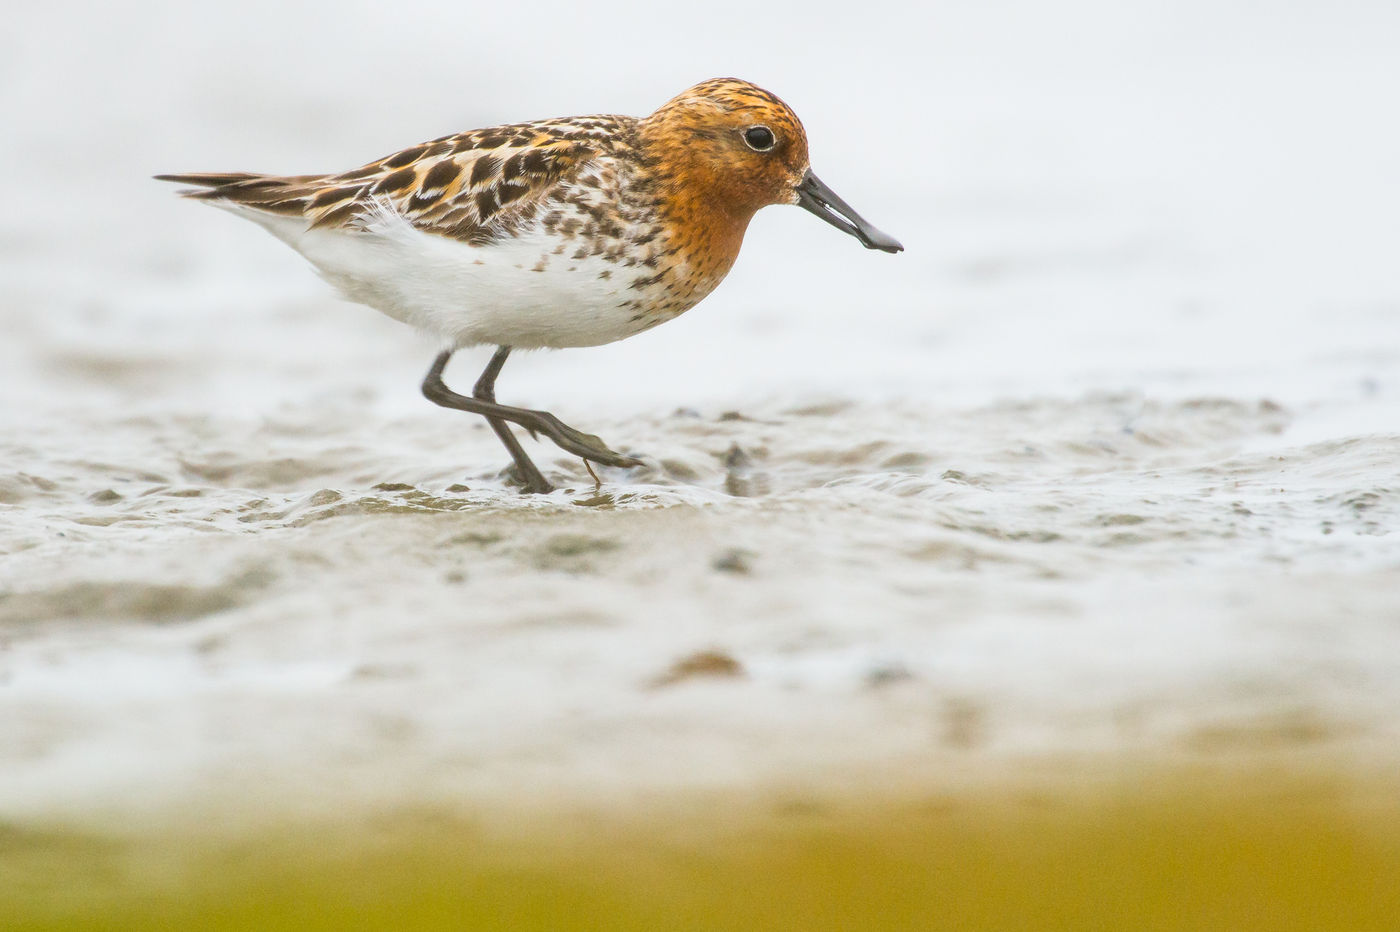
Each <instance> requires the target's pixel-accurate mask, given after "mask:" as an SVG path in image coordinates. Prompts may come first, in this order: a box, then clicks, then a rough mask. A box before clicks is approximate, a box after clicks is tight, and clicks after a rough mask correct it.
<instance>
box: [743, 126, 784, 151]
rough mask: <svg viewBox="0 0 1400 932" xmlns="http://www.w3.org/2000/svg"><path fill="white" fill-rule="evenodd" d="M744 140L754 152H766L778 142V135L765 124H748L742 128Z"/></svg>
mask: <svg viewBox="0 0 1400 932" xmlns="http://www.w3.org/2000/svg"><path fill="white" fill-rule="evenodd" d="M744 142H746V143H748V144H749V148H750V149H753V150H754V151H755V152H767V151H768V150H769V149H771V148H773V146H774V145H775V144H776V143H777V142H778V137H776V136H774V135H773V131H772V130H771V129H769V128H768V127H766V126H761V125H760V126H750V127H749V128H748V129H746V130H744Z"/></svg>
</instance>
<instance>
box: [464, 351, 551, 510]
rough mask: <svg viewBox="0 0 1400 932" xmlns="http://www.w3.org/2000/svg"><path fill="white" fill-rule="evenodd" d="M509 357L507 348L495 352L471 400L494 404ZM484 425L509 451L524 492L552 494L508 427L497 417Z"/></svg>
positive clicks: (491, 418)
mask: <svg viewBox="0 0 1400 932" xmlns="http://www.w3.org/2000/svg"><path fill="white" fill-rule="evenodd" d="M509 355H510V347H509V346H502V347H500V348H499V349H497V350H496V352H495V355H493V356H492V357H491V361H490V362H488V363H487V364H486V371H484V372H482V373H481V378H479V379H477V380H476V385H475V386H474V387H473V388H472V397H473V398H475V399H477V400H478V401H487V402H490V403H492V404H495V403H496V376H498V375H500V374H501V367H502V366H504V365H505V364H506V357H507V356H509ZM486 423H488V424H490V425H491V429H492V430H494V431H495V432H496V436H497V437H500V438H501V443H503V444H505V447H506V449H507V450H509V451H510V456H511V459H513V460H515V468H516V469H518V470H520V478H521V479H522V480H524V482H525V491H527V492H538V493H543V492H553V491H554V486H552V485H550V484H549V480H548V479H546V478H545V477H544V475H543V474H542V473H541V472H540V471H539V470H538V469H536V468H535V464H534V463H533V462H532V461H531V460H530V457H528V456H526V455H525V448H524V447H522V446H521V445H520V441H519V440H517V439H515V434H513V433H511V430H510V426H509V425H507V424H506V422H505V421H504V420H502V419H501V418H498V417H487V418H486Z"/></svg>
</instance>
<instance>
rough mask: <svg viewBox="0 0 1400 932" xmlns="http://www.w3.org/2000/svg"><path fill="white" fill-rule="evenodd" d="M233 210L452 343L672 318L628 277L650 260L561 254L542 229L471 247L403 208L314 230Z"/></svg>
mask: <svg viewBox="0 0 1400 932" xmlns="http://www.w3.org/2000/svg"><path fill="white" fill-rule="evenodd" d="M232 209H234V210H235V212H237V213H239V214H241V215H242V216H246V217H248V218H249V219H252V220H256V221H257V222H258V223H259V224H261V225H262V226H264V227H266V228H267V229H268V230H269V231H270V232H272V233H273V234H274V235H275V236H277V237H278V238H279V239H281V240H283V241H284V242H286V243H287V244H288V245H290V246H291V247H292V248H294V249H296V250H297V251H298V252H300V253H301V254H302V255H303V256H305V257H306V258H307V259H308V260H310V261H311V263H312V264H313V265H315V266H316V268H317V269H318V270H319V271H320V273H321V275H322V276H323V277H324V278H325V279H326V280H327V281H329V282H331V284H333V285H335V287H336V288H337V289H339V290H340V292H341V293H342V294H344V295H345V296H346V297H347V298H349V299H350V300H352V301H356V302H359V303H361V304H367V305H369V306H370V307H372V308H375V309H376V310H379V311H382V312H383V313H385V314H388V315H389V316H390V317H393V318H395V319H397V320H401V321H403V322H405V323H408V324H412V325H413V326H415V327H418V328H420V329H421V330H424V331H426V332H428V333H430V334H433V335H435V336H438V337H440V338H441V339H442V340H443V341H444V342H446V343H448V344H450V345H451V346H453V347H463V346H474V345H477V344H482V343H489V344H495V345H501V346H515V347H520V348H522V349H533V348H539V347H555V348H559V347H568V346H597V345H599V344H602V343H611V342H613V341H614V340H621V339H622V338H624V337H629V336H632V335H633V334H635V333H638V332H639V331H642V330H645V329H647V327H650V326H653V325H654V324H656V323H659V322H660V321H661V320H664V319H666V316H654V315H643V314H641V313H640V312H639V310H638V308H637V306H636V305H635V303H633V302H635V301H637V300H638V299H641V300H643V304H644V305H645V297H646V295H645V292H644V291H639V290H636V289H633V288H632V287H631V283H632V282H633V281H634V280H635V279H636V278H638V277H640V276H644V275H645V274H647V270H646V269H644V268H642V267H640V266H634V267H630V268H629V267H626V266H625V265H624V264H623V263H621V262H616V261H608V260H606V259H604V258H603V257H602V256H587V257H584V258H579V259H575V258H572V256H573V254H574V252H575V251H576V249H577V245H578V244H577V243H565V247H566V248H565V249H564V251H563V252H562V253H559V254H555V250H556V249H557V248H558V247H559V245H560V243H561V242H562V241H561V240H559V239H557V238H555V237H553V236H551V235H549V234H546V233H544V232H542V231H540V230H538V229H535V230H531V231H526V232H524V233H523V234H521V235H519V236H516V237H509V238H505V239H502V240H499V241H497V242H495V243H492V244H490V245H485V246H472V245H470V244H468V243H465V242H461V241H459V240H454V239H450V238H448V237H445V236H438V235H435V234H431V233H424V232H422V231H421V230H418V229H416V228H414V227H413V226H412V225H410V224H409V223H408V222H407V221H406V220H404V219H403V218H402V217H400V216H398V215H392V216H387V215H381V216H380V217H378V218H376V220H375V222H374V224H373V225H372V226H371V228H370V230H369V231H368V232H356V231H348V230H338V229H316V230H307V229H306V223H305V221H303V220H301V219H300V218H288V217H277V216H270V215H267V214H262V213H256V212H253V211H246V210H240V209H238V208H236V207H234V208H232ZM623 305H626V306H623ZM667 316H670V315H667Z"/></svg>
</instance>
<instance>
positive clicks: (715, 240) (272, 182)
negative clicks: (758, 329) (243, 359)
mask: <svg viewBox="0 0 1400 932" xmlns="http://www.w3.org/2000/svg"><path fill="white" fill-rule="evenodd" d="M156 177H157V178H158V179H160V180H162V181H175V182H181V183H184V184H187V185H191V186H193V187H192V188H191V189H190V190H185V191H182V192H180V193H182V194H183V195H184V196H186V197H191V198H195V199H197V200H204V201H209V202H210V203H212V204H214V205H216V206H219V207H224V208H227V209H229V210H231V211H233V212H234V213H237V214H240V215H242V216H244V217H247V218H249V219H251V220H253V221H255V222H257V223H259V224H261V225H262V226H263V227H264V228H266V229H267V230H268V231H269V232H271V233H272V234H273V235H274V236H276V237H278V238H279V239H281V240H282V241H283V242H285V243H287V245H289V246H291V247H292V248H293V249H295V250H297V252H299V253H301V254H302V255H303V256H305V257H306V258H307V259H308V260H310V262H311V264H312V265H314V266H315V267H316V269H317V270H318V271H319V272H320V273H321V275H322V277H324V278H325V279H326V280H328V281H329V282H330V283H331V284H332V285H334V286H335V287H336V288H337V289H338V290H339V291H340V292H341V294H343V295H344V296H345V297H347V298H349V299H350V300H352V301H357V302H360V303H362V304H367V305H369V306H370V307H373V308H375V309H376V310H379V311H382V312H383V313H385V314H387V315H389V316H390V317H393V318H395V319H397V320H401V321H403V322H405V323H408V324H412V325H413V326H415V327H418V328H420V329H421V330H424V331H427V332H428V333H430V334H432V335H434V336H436V337H437V338H438V339H440V340H441V341H442V345H443V347H444V348H443V349H442V351H441V352H440V353H439V354H438V355H437V357H436V359H434V361H433V364H432V366H431V368H429V370H428V374H427V376H426V377H425V378H424V380H423V386H422V388H423V394H424V395H425V396H427V397H428V399H429V400H431V401H433V402H435V403H436V404H439V405H442V406H443V407H448V408H457V409H460V410H462V411H469V412H471V413H473V414H480V415H482V416H484V417H485V418H486V420H487V423H489V424H490V425H491V428H492V429H493V430H494V431H495V432H496V435H497V436H498V437H500V439H501V442H502V443H503V444H505V446H506V449H507V450H508V451H509V452H510V455H511V457H512V459H514V461H515V465H516V468H517V470H518V472H519V474H520V479H521V481H522V483H523V485H524V488H525V490H526V491H528V492H549V491H552V490H553V486H552V485H551V484H550V483H549V481H548V480H547V479H545V477H544V475H543V474H542V473H541V472H540V471H539V469H538V468H536V466H535V464H534V463H533V462H531V460H530V458H529V457H528V456H527V455H526V454H525V450H524V449H523V448H522V447H521V445H520V441H519V440H518V439H517V438H516V436H515V435H514V433H512V431H511V429H510V426H509V425H510V424H517V425H519V426H521V427H523V428H525V429H526V430H527V431H529V432H530V433H531V434H532V435H538V434H543V435H544V436H545V437H548V438H549V439H550V440H552V441H553V442H554V443H555V444H556V445H558V446H559V447H560V448H561V449H564V450H567V451H568V452H570V453H573V454H575V455H576V456H579V457H582V458H583V459H584V461H585V465H587V464H588V462H589V461H592V462H596V463H602V464H605V465H609V466H618V467H626V466H635V465H638V464H639V463H640V462H641V461H640V460H638V459H636V458H635V457H631V456H626V455H623V454H620V453H617V452H614V451H613V450H611V449H610V448H609V447H608V446H607V444H605V443H604V442H603V441H602V440H601V439H599V438H598V437H595V436H593V435H592V434H586V433H583V432H582V431H579V430H576V429H574V428H572V427H570V426H568V425H567V424H565V423H563V422H562V421H560V420H559V419H558V418H557V417H555V416H554V415H552V414H550V413H549V412H547V411H538V410H532V409H528V408H517V407H511V406H509V405H504V404H500V403H499V402H497V401H496V393H495V384H496V377H497V376H498V375H500V372H501V367H502V366H503V365H505V361H506V358H507V357H508V356H509V355H510V353H511V351H512V350H513V349H517V348H518V349H536V348H544V347H548V348H563V347H574V346H597V345H600V344H603V343H611V342H613V341H614V340H621V339H623V338H624V337H629V336H632V335H633V334H635V333H640V332H641V331H643V330H646V329H648V328H650V327H654V326H656V325H657V324H659V323H662V322H663V321H667V320H670V319H671V318H673V317H676V316H677V315H679V314H681V313H682V312H683V311H686V310H689V309H690V308H692V307H694V306H695V305H696V304H697V303H699V302H700V300H701V299H703V298H704V297H705V296H706V295H708V294H709V293H710V292H711V291H713V290H714V288H715V286H717V285H718V284H719V283H720V281H721V280H722V279H723V278H724V276H725V275H726V274H727V273H728V272H729V269H730V267H731V266H733V264H734V260H735V258H736V257H737V256H738V255H739V247H740V245H741V244H742V242H743V238H744V231H745V229H746V228H747V227H748V224H749V221H750V220H751V219H752V218H753V215H754V214H755V213H756V212H757V211H758V210H759V208H761V207H765V206H767V205H770V204H796V205H798V206H801V207H804V208H806V209H807V210H809V211H811V212H812V213H814V214H816V215H817V216H818V217H820V218H822V219H823V220H825V221H826V222H827V223H830V224H831V225H832V226H835V227H836V228H837V229H840V230H842V231H843V232H846V233H849V234H850V235H851V236H854V237H855V238H856V239H857V240H859V241H860V242H861V243H862V244H864V245H865V246H866V247H868V248H870V249H879V250H882V251H884V252H891V253H893V252H899V251H901V250H902V249H903V248H904V247H903V246H901V245H900V244H899V242H898V241H896V240H895V239H894V238H892V237H890V236H888V235H886V234H884V233H882V232H880V231H879V230H877V229H876V228H875V227H873V226H872V225H871V224H869V223H868V222H866V221H865V220H864V219H863V218H862V217H861V216H860V215H859V214H857V213H856V212H855V210H853V209H852V208H851V206H850V205H849V204H847V203H846V202H845V201H843V200H841V198H839V197H837V196H836V194H835V193H834V192H832V190H831V189H830V188H828V187H827V186H826V185H825V184H823V183H822V182H821V181H820V180H819V179H818V178H817V176H816V175H814V174H813V173H812V170H811V166H810V164H809V158H808V154H807V135H806V132H805V131H804V130H803V128H802V123H801V121H799V120H798V118H797V115H796V114H794V113H793V112H792V109H791V108H789V107H788V106H787V104H785V103H783V102H782V101H781V100H779V99H778V98H777V97H775V96H774V95H773V94H770V93H769V92H768V91H765V90H763V89H762V88H759V87H756V86H755V85H753V84H750V83H748V82H747V81H741V80H738V79H737V78H717V79H715V80H712V81H706V82H704V83H701V84H697V85H695V86H694V87H692V88H690V89H689V90H686V91H683V92H682V93H681V94H679V95H678V96H676V97H674V98H672V99H671V100H669V101H667V102H666V103H665V104H663V105H662V106H661V107H660V109H658V110H657V111H656V112H655V113H653V114H651V116H648V117H642V118H636V117H629V116H617V115H606V114H605V115H595V116H579V117H565V118H561V119H553V120H537V121H534V122H528V123H511V124H507V125H504V126H496V127H492V128H490V129H478V130H471V131H468V132H463V133H457V134H454V135H450V136H443V137H440V138H438V139H434V140H431V141H429V142H425V143H422V144H420V145H416V146H410V147H409V148H407V149H404V150H402V151H400V152H396V153H394V154H393V155H390V156H387V157H385V158H382V159H379V160H377V161H374V162H370V163H369V164H367V165H363V166H361V167H359V168H355V169H352V170H350V171H346V172H341V173H339V174H328V175H265V174H252V173H248V172H229V173H195V174H177V175H157V176H156ZM482 344H487V345H493V346H496V347H497V349H496V352H495V354H494V355H493V356H492V357H491V361H490V363H488V365H487V366H486V370H485V371H484V372H483V373H482V374H481V378H480V379H478V380H477V382H476V386H475V388H474V389H473V391H472V394H471V395H470V396H467V395H462V394H459V393H457V392H454V391H453V390H452V389H450V388H448V387H447V385H446V384H444V382H443V380H442V374H443V370H444V368H445V367H446V366H447V362H448V360H449V359H451V357H452V354H453V353H454V352H455V351H456V350H458V349H461V348H463V347H468V346H477V345H482ZM590 471H591V467H590Z"/></svg>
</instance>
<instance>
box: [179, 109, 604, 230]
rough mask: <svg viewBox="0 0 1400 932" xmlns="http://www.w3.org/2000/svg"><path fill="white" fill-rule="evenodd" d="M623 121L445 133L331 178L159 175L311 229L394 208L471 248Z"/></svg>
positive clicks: (358, 226) (361, 221) (523, 218)
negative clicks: (301, 220) (292, 219)
mask: <svg viewBox="0 0 1400 932" xmlns="http://www.w3.org/2000/svg"><path fill="white" fill-rule="evenodd" d="M626 119H627V118H621V117H587V118H573V119H570V120H557V121H545V122H539V123H518V124H513V125H510V126H500V127H495V128H492V129H483V130H474V131H471V132H466V133H459V134H457V135H454V136H444V137H442V138H440V139H435V140H432V141H431V142H426V143H423V144H422V145H418V146H413V147H411V148H408V149H404V150H403V151H401V152H396V153H394V154H393V155H390V156H386V157H385V158H382V159H379V160H378V161H375V162H370V163H369V164H368V165H364V166H362V167H360V168H357V169H354V170H353V171H348V172H343V173H341V174H337V175H258V174H250V173H247V172H230V173H226V174H209V173H203V174H182V175H157V176H156V177H157V178H159V179H160V180H162V181H175V182H180V183H184V184H189V185H194V186H196V190H190V191H185V192H182V193H183V194H185V195H186V196H187V197H192V198H197V199H201V200H211V201H216V202H225V203H229V204H233V205H237V206H240V207H245V208H248V209H251V210H255V211H261V212H264V213H269V214H276V215H280V216H290V217H298V216H299V217H303V218H305V220H306V222H307V226H308V228H310V229H315V228H340V229H346V230H363V229H366V227H367V225H368V224H369V223H371V222H372V220H373V218H374V216H375V214H376V212H380V211H383V210H384V208H385V207H392V208H393V210H394V211H395V212H396V213H397V214H399V215H400V216H402V217H403V218H404V219H406V220H407V221H408V222H409V223H411V224H412V225H413V226H415V227H417V228H419V229H421V230H424V231H427V232H431V233H437V234H440V235H442V236H448V237H452V238H454V239H460V240H464V241H467V242H470V243H474V244H484V243H488V242H491V241H492V240H494V239H496V238H498V237H501V236H503V235H508V234H509V233H510V232H511V231H512V230H513V229H518V228H519V227H520V226H521V225H523V224H525V223H528V222H530V221H531V220H533V219H534V218H535V216H536V215H537V213H538V212H539V211H540V209H541V208H542V207H544V206H545V205H546V204H547V203H548V202H550V200H551V198H552V196H553V195H554V194H556V193H558V192H559V190H560V188H561V187H562V186H564V185H567V184H568V183H569V182H571V181H573V180H574V179H576V178H577V177H578V176H579V174H580V171H581V170H582V168H583V167H584V166H585V165H587V164H588V163H589V162H590V161H591V160H593V159H594V158H596V157H597V156H598V155H599V154H600V152H601V151H603V150H605V149H608V148H612V147H613V145H615V142H614V143H613V144H612V145H609V144H607V143H605V142H604V140H616V139H618V138H619V137H618V135H617V130H618V128H619V127H618V126H617V125H608V124H620V123H621V121H623V120H626Z"/></svg>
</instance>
